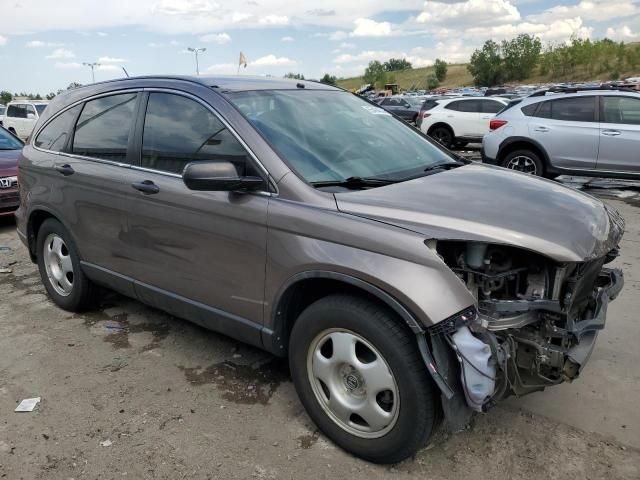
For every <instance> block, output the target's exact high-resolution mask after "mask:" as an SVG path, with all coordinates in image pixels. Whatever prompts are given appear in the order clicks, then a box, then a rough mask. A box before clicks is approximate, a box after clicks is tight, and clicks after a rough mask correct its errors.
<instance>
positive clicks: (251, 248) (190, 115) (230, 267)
mask: <svg viewBox="0 0 640 480" xmlns="http://www.w3.org/2000/svg"><path fill="white" fill-rule="evenodd" d="M146 95H147V97H148V99H147V106H146V113H145V115H144V117H142V118H139V119H138V134H137V139H138V142H139V143H140V148H139V151H140V159H139V165H138V166H136V167H134V168H132V169H131V171H130V172H128V182H129V184H130V185H132V186H133V189H132V190H131V191H132V193H133V197H132V204H131V211H130V213H129V215H128V218H129V220H128V230H127V232H126V235H125V236H124V237H125V242H126V246H127V251H128V252H129V255H130V257H131V259H132V261H131V262H130V264H129V269H128V271H127V272H126V274H127V275H130V276H131V277H133V278H135V280H136V281H137V283H136V290H137V294H138V296H139V298H140V299H141V300H143V301H145V302H148V303H152V304H155V305H161V306H162V308H164V309H166V310H168V311H170V312H173V313H177V314H179V313H180V308H189V309H194V311H197V312H199V313H195V314H190V315H188V316H189V317H190V318H191V319H192V320H194V321H199V320H198V318H200V323H204V324H207V326H208V327H210V328H213V329H215V330H220V331H225V330H227V329H228V328H238V327H239V326H240V328H244V327H245V326H247V325H252V326H247V331H248V332H249V331H253V332H256V333H257V332H258V330H256V329H255V328H254V327H255V325H261V324H262V310H263V300H264V275H265V264H266V242H267V207H268V203H269V196H270V194H269V193H268V184H267V183H266V182H265V192H254V193H238V192H222V191H220V192H214V191H211V192H205V191H193V190H189V189H188V188H187V186H186V185H185V184H184V182H183V181H182V178H181V173H182V171H183V169H184V167H185V166H186V165H187V164H188V163H190V162H194V161H201V160H209V161H211V160H214V161H215V160H229V161H232V162H233V163H234V164H235V165H236V166H237V168H238V170H239V171H240V170H244V171H245V173H248V172H252V173H254V174H256V175H259V173H258V171H257V170H256V168H257V167H256V164H255V163H254V159H253V158H252V157H251V155H250V154H249V153H248V151H247V150H246V149H245V147H244V146H243V144H242V143H241V142H240V141H239V140H238V138H237V137H236V136H235V134H234V133H233V132H232V131H231V130H230V128H229V126H228V125H227V124H225V123H224V122H223V121H222V120H221V119H220V117H218V116H217V114H215V113H214V112H213V111H212V109H211V107H209V106H208V105H206V104H205V103H203V102H201V101H199V100H198V99H196V98H194V97H189V96H184V95H181V94H179V93H176V92H172V93H168V92H163V91H151V92H150V93H148V94H146ZM254 170H255V171H254ZM202 315H204V317H203V316H202ZM207 322H215V323H213V324H208V323H207ZM247 335H252V333H247ZM235 336H236V337H240V338H244V339H245V340H246V341H249V342H252V343H255V341H256V339H257V337H255V338H247V337H246V336H245V335H244V334H243V333H237V332H236V333H235ZM257 341H259V339H257Z"/></svg>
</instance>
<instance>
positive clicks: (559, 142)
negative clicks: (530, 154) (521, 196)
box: [528, 96, 600, 169]
mask: <svg viewBox="0 0 640 480" xmlns="http://www.w3.org/2000/svg"><path fill="white" fill-rule="evenodd" d="M596 106H597V97H596V96H573V97H566V98H557V99H552V100H547V101H545V102H541V104H540V106H539V107H538V109H537V110H536V111H535V112H534V114H533V116H532V117H531V119H530V120H529V123H528V129H529V136H530V137H531V138H532V139H533V140H535V141H536V142H538V143H539V144H540V145H541V146H542V148H544V150H545V151H546V152H547V155H548V157H549V160H550V162H551V164H552V165H553V166H556V167H564V168H575V169H593V168H595V167H596V162H597V160H598V145H599V142H600V124H599V123H598V120H597V107H596Z"/></svg>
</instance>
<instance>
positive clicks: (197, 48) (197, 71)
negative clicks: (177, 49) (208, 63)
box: [187, 47, 207, 75]
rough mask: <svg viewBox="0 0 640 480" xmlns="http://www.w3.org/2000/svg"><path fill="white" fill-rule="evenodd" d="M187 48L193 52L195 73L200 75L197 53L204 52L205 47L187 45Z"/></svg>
mask: <svg viewBox="0 0 640 480" xmlns="http://www.w3.org/2000/svg"><path fill="white" fill-rule="evenodd" d="M187 50H188V51H190V52H193V53H194V54H195V56H196V75H200V67H199V66H198V54H200V53H204V52H206V51H207V49H206V48H201V47H196V48H193V47H187Z"/></svg>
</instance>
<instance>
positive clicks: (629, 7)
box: [527, 0, 640, 23]
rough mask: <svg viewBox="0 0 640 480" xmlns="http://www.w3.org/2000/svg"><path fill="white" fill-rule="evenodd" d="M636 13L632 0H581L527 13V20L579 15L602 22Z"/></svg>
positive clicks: (539, 20)
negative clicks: (533, 13)
mask: <svg viewBox="0 0 640 480" xmlns="http://www.w3.org/2000/svg"><path fill="white" fill-rule="evenodd" d="M638 13H640V7H639V6H638V3H637V2H636V1H633V0H582V1H581V2H579V3H577V4H575V5H557V6H555V7H551V8H548V9H547V10H545V11H543V12H542V13H539V14H535V15H529V17H527V20H529V21H534V22H544V23H551V22H553V21H555V20H559V19H568V18H575V17H580V18H582V19H584V20H595V21H598V22H603V21H607V20H611V19H613V18H620V17H629V16H631V15H636V14H638Z"/></svg>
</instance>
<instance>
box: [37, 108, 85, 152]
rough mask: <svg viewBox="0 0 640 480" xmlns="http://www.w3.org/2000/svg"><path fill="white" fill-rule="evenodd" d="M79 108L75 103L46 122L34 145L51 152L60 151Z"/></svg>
mask: <svg viewBox="0 0 640 480" xmlns="http://www.w3.org/2000/svg"><path fill="white" fill-rule="evenodd" d="M80 108H82V106H81V105H76V106H75V107H73V108H70V109H69V110H67V111H65V112H63V113H61V114H60V115H58V116H57V117H55V118H54V119H53V120H51V121H50V122H49V123H47V125H46V126H45V127H44V128H43V129H42V130H41V131H40V133H39V134H38V136H37V137H36V141H35V146H36V147H38V148H42V149H43V150H50V151H52V152H60V151H62V150H63V149H64V146H65V144H66V143H67V138H68V137H69V132H71V128H72V126H73V122H74V120H75V119H76V117H77V116H78V113H79V112H80Z"/></svg>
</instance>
